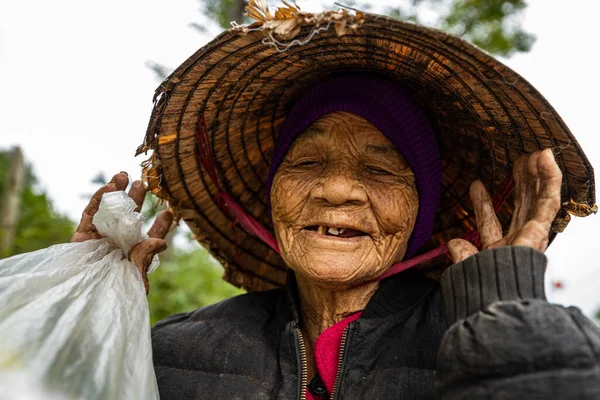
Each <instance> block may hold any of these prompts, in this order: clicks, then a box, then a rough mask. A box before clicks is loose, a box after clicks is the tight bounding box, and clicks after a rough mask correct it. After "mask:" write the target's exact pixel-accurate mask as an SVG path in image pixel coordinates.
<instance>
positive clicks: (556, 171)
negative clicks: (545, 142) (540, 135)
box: [531, 149, 562, 236]
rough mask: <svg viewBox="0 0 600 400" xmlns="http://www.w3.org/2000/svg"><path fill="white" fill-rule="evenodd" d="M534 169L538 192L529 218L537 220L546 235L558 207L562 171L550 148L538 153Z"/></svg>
mask: <svg viewBox="0 0 600 400" xmlns="http://www.w3.org/2000/svg"><path fill="white" fill-rule="evenodd" d="M536 169H537V172H538V177H539V179H538V181H539V193H538V196H537V199H536V203H535V210H534V213H533V215H532V218H531V219H532V220H533V221H536V222H538V223H539V224H540V225H541V226H542V228H543V229H545V230H546V236H548V233H549V232H550V227H551V225H552V221H554V218H555V217H556V214H557V213H558V210H559V209H560V189H561V186H562V172H561V170H560V168H559V167H558V164H557V163H556V160H555V158H554V154H553V153H552V150H551V149H546V150H544V151H543V152H542V153H541V154H540V156H539V158H538V160H537V166H536Z"/></svg>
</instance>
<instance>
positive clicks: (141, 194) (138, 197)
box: [129, 181, 146, 212]
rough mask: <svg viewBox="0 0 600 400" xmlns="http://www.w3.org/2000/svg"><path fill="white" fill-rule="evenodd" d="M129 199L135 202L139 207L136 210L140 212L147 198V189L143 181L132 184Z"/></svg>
mask: <svg viewBox="0 0 600 400" xmlns="http://www.w3.org/2000/svg"><path fill="white" fill-rule="evenodd" d="M129 197H131V198H132V199H133V201H135V204H137V207H136V208H135V211H136V212H140V211H141V209H142V205H143V204H144V199H145V198H146V188H145V187H144V184H143V183H142V181H135V182H133V183H132V184H131V189H129Z"/></svg>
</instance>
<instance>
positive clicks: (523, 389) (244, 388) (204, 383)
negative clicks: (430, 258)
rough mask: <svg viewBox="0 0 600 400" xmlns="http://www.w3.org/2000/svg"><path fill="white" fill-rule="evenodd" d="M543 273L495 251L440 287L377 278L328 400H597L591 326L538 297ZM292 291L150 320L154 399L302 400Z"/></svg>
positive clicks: (510, 253) (455, 270)
mask: <svg viewBox="0 0 600 400" xmlns="http://www.w3.org/2000/svg"><path fill="white" fill-rule="evenodd" d="M545 264H546V259H545V256H544V255H543V254H542V253H540V252H537V251H535V250H533V249H530V248H525V247H505V248H500V249H495V250H488V251H485V252H482V253H480V254H478V255H476V256H473V257H471V258H469V259H468V260H466V261H464V262H462V263H459V264H456V265H454V266H452V267H451V268H450V269H449V270H448V271H447V272H446V273H445V274H444V276H443V277H442V281H441V287H440V284H438V283H437V282H435V281H432V280H429V279H427V278H425V277H424V276H423V275H421V274H420V273H419V272H417V271H406V272H404V273H402V274H399V275H396V276H393V277H391V278H388V279H386V280H385V281H383V282H382V283H381V286H380V288H379V289H378V291H377V292H376V294H375V295H374V296H373V298H372V299H371V301H370V302H369V304H368V306H367V308H366V309H365V310H364V311H363V314H362V316H361V318H359V319H358V320H357V321H355V322H352V323H351V324H350V325H349V326H348V335H347V339H346V342H345V346H344V350H343V357H342V359H341V373H340V374H339V377H338V381H337V384H336V388H337V389H336V393H335V398H338V399H434V398H443V399H488V398H494V399H518V398H523V399H549V398H552V399H600V329H599V328H598V327H597V326H595V325H594V324H593V323H592V322H591V321H589V320H588V319H586V318H585V317H583V316H582V315H581V313H580V312H579V311H578V310H577V309H573V308H569V309H565V308H563V307H560V306H556V305H550V304H548V303H547V302H546V301H545V300H544V286H543V274H544V269H545ZM294 288H295V285H294V282H293V281H292V282H290V284H289V285H288V287H287V288H286V289H285V290H273V291H269V292H262V293H249V294H246V295H243V296H238V297H235V298H232V299H229V300H226V301H223V302H221V303H218V304H215V305H212V306H209V307H204V308H201V309H198V310H196V311H194V312H191V313H187V314H179V315H175V316H172V317H170V318H168V319H166V320H164V321H162V322H160V323H158V324H157V325H156V326H155V327H154V329H153V331H152V341H153V349H154V364H155V369H156V376H157V379H158V386H159V389H160V395H161V399H162V400H170V399H177V400H183V399H299V398H302V394H303V390H304V388H305V385H303V378H304V372H303V354H302V352H303V346H302V343H301V339H300V337H299V329H298V323H299V321H298V306H297V304H298V302H297V298H296V294H295V289H294ZM442 294H443V296H442ZM442 297H443V299H442ZM444 302H445V305H446V307H445V311H446V313H445V314H446V319H447V322H446V323H445V322H444V312H443V311H444V307H443V303H444ZM447 326H449V328H448V329H447Z"/></svg>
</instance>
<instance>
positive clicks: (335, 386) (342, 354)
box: [329, 326, 349, 400]
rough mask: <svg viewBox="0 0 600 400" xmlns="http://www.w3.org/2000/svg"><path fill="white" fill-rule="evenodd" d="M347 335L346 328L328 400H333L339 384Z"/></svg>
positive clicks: (347, 330)
mask: <svg viewBox="0 0 600 400" xmlns="http://www.w3.org/2000/svg"><path fill="white" fill-rule="evenodd" d="M348 335H349V326H347V327H346V329H344V333H342V342H341V345H340V355H339V357H338V367H337V374H336V376H335V383H334V384H333V389H332V390H331V396H329V398H330V399H331V400H335V398H336V397H335V395H336V392H337V389H338V385H339V384H340V378H341V375H342V369H343V368H344V361H345V357H344V356H345V350H346V342H347V341H348Z"/></svg>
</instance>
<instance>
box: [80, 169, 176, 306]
mask: <svg viewBox="0 0 600 400" xmlns="http://www.w3.org/2000/svg"><path fill="white" fill-rule="evenodd" d="M128 183H129V176H128V175H127V173H126V172H120V173H118V174H116V175H115V176H113V177H112V179H111V180H110V182H108V183H107V184H106V185H104V186H102V187H101V188H100V189H98V190H97V191H96V193H94V195H93V196H92V198H91V200H90V202H89V204H88V205H87V207H86V208H85V210H83V214H82V215H81V221H80V222H79V225H78V226H77V229H76V230H75V233H74V234H73V237H72V238H71V242H84V241H86V240H91V239H101V238H102V235H100V233H98V231H97V230H96V227H95V226H94V224H93V222H92V221H93V218H94V215H95V214H96V212H98V207H99V206H100V201H101V200H102V195H103V194H104V193H108V192H114V191H118V190H125V189H126V188H127V185H128ZM129 197H131V198H132V199H133V200H134V201H135V203H136V204H137V208H136V209H135V211H137V212H139V211H140V210H141V209H142V204H143V202H144V198H145V197H146V188H145V187H144V185H143V184H142V182H141V181H135V182H133V184H132V185H131V189H130V190H129ZM172 223H173V215H172V214H171V213H170V212H169V211H162V212H160V213H159V214H158V216H157V217H156V220H155V221H154V223H153V224H152V227H151V228H150V230H149V231H148V236H149V238H148V239H146V240H143V241H141V242H140V243H138V244H136V245H135V246H134V247H133V248H132V249H131V251H130V252H129V260H130V261H131V262H133V263H134V264H135V266H136V267H137V269H138V270H139V271H140V273H141V274H142V279H143V280H144V286H145V288H146V294H147V293H148V290H149V287H150V285H149V283H148V267H149V266H150V263H151V262H152V258H153V257H154V255H156V254H158V253H160V252H161V251H164V250H166V248H167V244H166V242H165V241H164V238H165V236H166V235H167V233H168V232H169V229H170V227H171V224H172Z"/></svg>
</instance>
